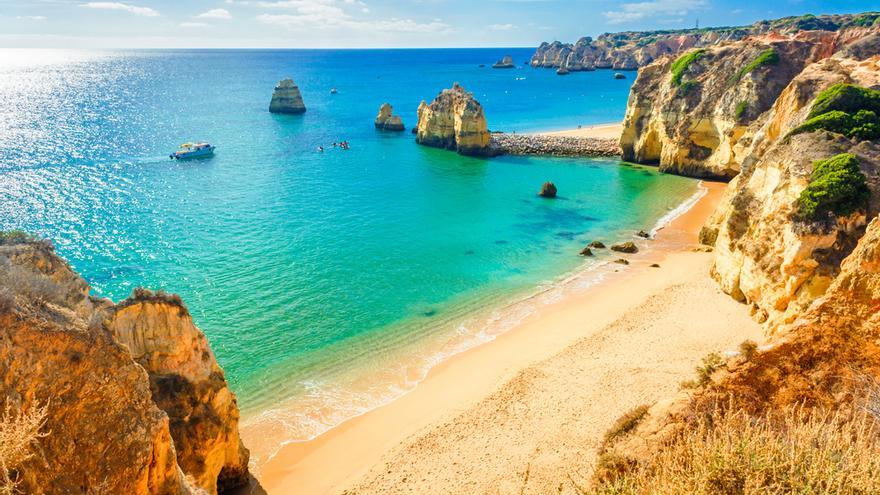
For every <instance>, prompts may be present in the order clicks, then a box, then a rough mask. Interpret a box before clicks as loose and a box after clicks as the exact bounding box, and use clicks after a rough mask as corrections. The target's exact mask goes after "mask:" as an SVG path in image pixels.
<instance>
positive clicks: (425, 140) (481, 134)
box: [416, 83, 492, 156]
mask: <svg viewBox="0 0 880 495" xmlns="http://www.w3.org/2000/svg"><path fill="white" fill-rule="evenodd" d="M418 116H419V123H418V126H417V127H416V142H418V143H419V144H423V145H426V146H433V147H436V148H445V149H450V150H455V151H458V152H459V153H461V154H463V155H477V156H484V155H490V154H492V148H491V146H490V139H489V130H488V127H487V124H486V116H485V115H484V114H483V107H482V106H481V105H480V103H479V102H478V101H477V100H476V99H475V98H474V95H473V94H471V93H469V92H467V91H465V89H464V88H463V87H461V86H460V85H459V84H458V83H456V84H454V85H453V86H452V89H444V90H443V91H441V92H440V94H439V95H437V97H436V98H434V101H432V102H431V103H430V104H427V103H425V102H424V101H423V102H422V103H421V104H420V105H419V109H418Z"/></svg>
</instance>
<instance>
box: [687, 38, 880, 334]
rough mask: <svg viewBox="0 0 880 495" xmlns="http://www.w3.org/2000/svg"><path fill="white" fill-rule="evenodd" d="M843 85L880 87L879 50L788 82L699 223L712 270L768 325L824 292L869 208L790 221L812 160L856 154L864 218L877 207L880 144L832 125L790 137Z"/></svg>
mask: <svg viewBox="0 0 880 495" xmlns="http://www.w3.org/2000/svg"><path fill="white" fill-rule="evenodd" d="M839 82H849V83H855V84H858V85H861V86H865V87H878V86H880V56H875V57H872V58H870V59H868V60H861V61H859V60H852V59H842V58H832V59H825V60H822V61H820V62H817V63H815V64H813V65H811V66H809V67H808V68H806V69H805V70H804V71H803V73H802V74H800V75H798V76H797V77H796V78H795V79H794V80H792V82H791V83H790V84H789V85H788V86H787V87H786V89H785V90H784V91H783V92H782V94H781V95H780V96H779V98H778V99H777V101H776V103H774V105H773V107H772V108H771V109H770V110H769V111H768V112H767V114H766V115H765V117H764V119H763V125H761V126H760V127H758V128H757V129H756V130H755V134H754V138H753V139H752V142H751V143H750V146H749V148H748V150H747V152H746V153H747V154H746V157H745V158H744V159H743V171H742V173H741V174H740V175H738V176H737V177H736V178H735V179H734V180H733V181H732V182H731V183H730V186H729V188H728V191H727V192H726V194H725V198H724V199H723V200H722V202H721V204H720V205H719V207H718V209H717V210H716V212H715V213H714V215H713V216H712V218H711V219H710V220H709V222H708V224H707V225H706V227H705V228H704V230H703V238H704V241H705V242H707V243H710V244H714V246H715V261H714V265H713V268H712V275H713V276H714V277H715V278H716V280H718V282H719V284H720V286H721V288H722V289H723V290H724V291H725V292H727V293H729V294H731V295H732V296H733V297H734V298H736V299H738V300H741V301H743V302H746V303H748V304H750V305H751V306H752V310H753V312H754V314H755V316H756V317H757V318H758V320H759V321H766V322H767V326H768V329H769V330H770V331H775V330H776V329H778V328H779V327H780V326H781V325H784V324H787V323H791V322H792V321H793V320H794V319H795V318H796V317H797V316H798V315H799V314H800V313H801V312H802V311H803V310H804V309H805V308H806V307H808V306H809V305H810V304H811V303H812V301H813V300H815V299H816V298H817V297H819V296H821V295H822V294H824V293H825V291H826V289H827V288H828V286H829V285H830V284H831V282H832V281H833V279H834V278H835V277H836V276H837V273H838V271H839V265H840V261H841V260H842V259H843V258H844V257H846V256H847V255H848V254H849V252H850V251H851V250H852V248H853V246H854V245H855V244H856V242H857V241H858V239H859V237H861V235H862V232H863V229H864V226H865V223H866V217H865V213H856V214H853V215H850V216H847V217H841V218H838V219H837V223H836V225H833V226H831V227H828V226H825V227H823V228H815V227H810V226H803V225H800V224H798V222H795V221H793V219H792V217H793V214H794V212H795V207H796V201H797V199H798V197H799V196H800V194H801V192H802V191H803V190H804V188H805V187H806V186H807V184H808V183H809V180H810V174H811V173H812V170H813V164H814V163H815V162H816V161H817V160H823V159H827V158H829V157H832V156H835V155H837V154H840V153H846V152H848V153H852V154H854V155H855V156H856V157H857V158H858V160H859V164H860V165H859V166H860V168H861V171H862V173H863V174H864V175H865V177H866V179H867V184H868V187H869V189H870V190H871V192H872V194H871V201H870V204H869V207H868V211H867V212H866V213H867V217H868V218H870V217H871V216H873V215H875V214H876V213H877V211H878V210H880V143H877V142H871V141H863V142H857V141H855V140H850V139H847V138H845V137H843V136H841V135H839V134H833V133H829V132H826V131H819V132H813V133H808V134H798V135H794V136H791V137H789V138H786V135H787V134H788V132H789V131H791V129H793V128H794V127H796V126H797V125H799V124H800V123H802V122H803V121H804V119H805V118H806V116H807V113H808V112H809V108H810V106H811V104H812V101H813V100H814V98H815V97H816V95H817V94H818V93H820V92H821V91H822V90H824V89H826V88H828V87H830V86H832V85H833V84H836V83H839Z"/></svg>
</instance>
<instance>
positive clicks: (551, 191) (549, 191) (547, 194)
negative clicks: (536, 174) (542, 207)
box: [538, 182, 556, 198]
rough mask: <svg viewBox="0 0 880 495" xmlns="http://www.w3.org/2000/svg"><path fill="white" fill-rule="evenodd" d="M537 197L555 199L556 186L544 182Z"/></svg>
mask: <svg viewBox="0 0 880 495" xmlns="http://www.w3.org/2000/svg"><path fill="white" fill-rule="evenodd" d="M538 196H541V197H542V198H555V197H556V185H555V184H553V183H552V182H545V183H544V185H543V186H541V192H539V193H538Z"/></svg>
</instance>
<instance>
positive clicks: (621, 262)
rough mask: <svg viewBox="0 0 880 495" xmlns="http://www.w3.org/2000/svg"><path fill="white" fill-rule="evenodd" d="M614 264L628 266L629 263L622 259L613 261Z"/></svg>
mask: <svg viewBox="0 0 880 495" xmlns="http://www.w3.org/2000/svg"><path fill="white" fill-rule="evenodd" d="M614 262H615V263H617V264H618V265H628V264H629V261H627V260H625V259H623V258H617V259H616V260H614Z"/></svg>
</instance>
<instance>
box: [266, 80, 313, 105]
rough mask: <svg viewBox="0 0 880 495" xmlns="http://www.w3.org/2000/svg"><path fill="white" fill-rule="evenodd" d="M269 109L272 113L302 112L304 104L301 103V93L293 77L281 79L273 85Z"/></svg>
mask: <svg viewBox="0 0 880 495" xmlns="http://www.w3.org/2000/svg"><path fill="white" fill-rule="evenodd" d="M269 111H270V112H272V113H294V114H295V113H303V112H305V111H306V105H305V103H303V99H302V94H300V92H299V87H298V86H297V85H296V83H295V82H293V79H282V80H281V81H278V85H277V86H275V91H274V92H273V93H272V101H271V102H269Z"/></svg>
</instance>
